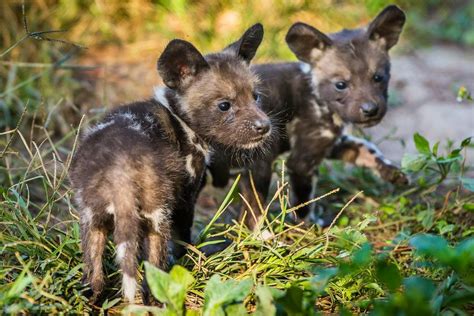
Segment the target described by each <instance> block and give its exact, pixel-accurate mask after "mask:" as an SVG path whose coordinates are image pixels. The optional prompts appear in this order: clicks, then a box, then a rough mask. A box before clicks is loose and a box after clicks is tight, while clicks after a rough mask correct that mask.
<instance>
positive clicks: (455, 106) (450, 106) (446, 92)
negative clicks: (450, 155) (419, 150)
mask: <svg viewBox="0 0 474 316" xmlns="http://www.w3.org/2000/svg"><path fill="white" fill-rule="evenodd" d="M462 85H464V86H465V87H466V88H468V89H469V90H470V91H473V90H474V49H472V48H471V49H467V48H459V47H455V46H442V45H438V46H434V47H430V48H426V49H421V50H417V51H415V52H413V53H410V54H405V55H398V56H394V57H393V58H392V79H391V92H390V93H391V94H392V95H393V97H394V99H395V103H398V105H395V106H394V107H392V108H390V109H389V111H388V113H387V115H386V117H385V119H384V120H383V121H382V123H381V124H379V125H378V126H375V127H373V128H370V129H367V130H366V132H367V133H368V134H370V135H371V136H372V137H373V139H374V140H377V139H380V137H382V136H383V135H388V134H391V138H392V140H385V141H383V142H382V143H380V144H379V147H380V149H381V150H382V151H383V152H384V153H385V154H386V156H387V157H388V158H390V159H392V160H395V161H400V160H401V158H402V156H403V153H404V152H415V146H414V144H413V140H412V137H413V134H414V133H415V132H419V133H420V134H422V135H424V136H425V137H426V138H427V139H428V140H429V141H430V142H431V143H435V142H436V141H441V144H446V141H447V140H448V139H450V140H453V141H456V143H457V144H459V142H460V141H461V140H462V139H464V138H466V137H469V136H474V104H473V103H468V102H463V103H458V102H457V101H456V94H457V89H458V88H459V87H460V86H462ZM392 132H393V134H392ZM399 140H404V141H405V143H406V147H405V148H404V147H403V146H402V144H401V142H400V141H399ZM440 148H442V147H440ZM467 156H468V162H469V163H470V165H472V164H473V162H474V150H473V149H470V150H469V152H468V155H467Z"/></svg>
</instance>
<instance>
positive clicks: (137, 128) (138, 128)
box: [128, 121, 144, 134]
mask: <svg viewBox="0 0 474 316" xmlns="http://www.w3.org/2000/svg"><path fill="white" fill-rule="evenodd" d="M128 128H130V129H133V130H134V131H137V132H139V133H140V134H143V133H144V131H143V127H142V125H141V124H140V122H138V121H133V122H132V124H130V125H129V126H128Z"/></svg>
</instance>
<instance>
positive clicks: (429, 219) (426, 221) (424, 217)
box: [416, 210, 435, 229]
mask: <svg viewBox="0 0 474 316" xmlns="http://www.w3.org/2000/svg"><path fill="white" fill-rule="evenodd" d="M434 217H435V212H434V210H425V211H421V212H419V213H418V214H416V220H417V221H418V222H420V223H421V226H423V228H424V229H430V228H431V227H432V226H433V223H434Z"/></svg>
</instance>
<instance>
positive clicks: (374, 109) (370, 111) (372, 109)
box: [360, 103, 379, 117]
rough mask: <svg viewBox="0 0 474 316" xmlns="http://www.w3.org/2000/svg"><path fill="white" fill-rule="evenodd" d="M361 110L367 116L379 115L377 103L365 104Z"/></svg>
mask: <svg viewBox="0 0 474 316" xmlns="http://www.w3.org/2000/svg"><path fill="white" fill-rule="evenodd" d="M360 110H361V111H362V114H364V115H365V116H367V117H372V116H375V115H377V113H378V112H379V106H378V105H377V104H375V103H364V104H362V106H361V107H360Z"/></svg>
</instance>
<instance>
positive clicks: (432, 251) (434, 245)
mask: <svg viewBox="0 0 474 316" xmlns="http://www.w3.org/2000/svg"><path fill="white" fill-rule="evenodd" d="M410 245H411V246H412V247H413V248H415V249H416V252H417V253H418V254H420V255H424V256H429V257H432V258H434V259H438V260H439V261H440V262H441V263H443V264H450V263H451V260H452V258H453V256H454V249H453V248H451V247H450V246H449V245H448V242H447V241H446V240H445V239H444V238H443V237H441V236H435V235H430V234H419V235H416V236H414V237H412V238H411V239H410Z"/></svg>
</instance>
